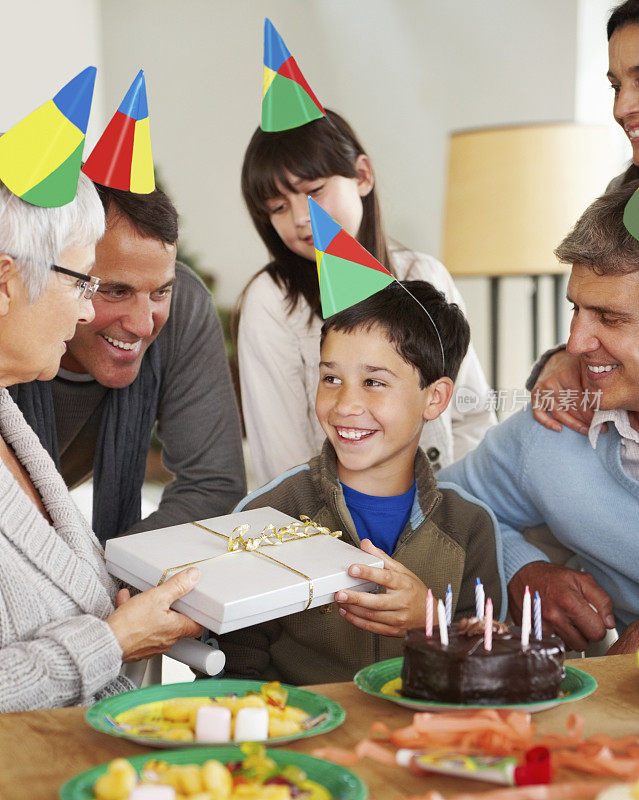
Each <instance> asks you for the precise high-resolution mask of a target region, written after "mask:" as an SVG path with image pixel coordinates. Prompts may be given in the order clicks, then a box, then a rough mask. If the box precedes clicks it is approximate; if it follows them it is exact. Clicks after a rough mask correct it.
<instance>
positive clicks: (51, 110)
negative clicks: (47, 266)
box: [0, 67, 97, 208]
mask: <svg viewBox="0 0 639 800" xmlns="http://www.w3.org/2000/svg"><path fill="white" fill-rule="evenodd" d="M96 72H97V70H96V68H95V67H87V68H86V69H85V70H83V71H82V72H80V73H79V75H76V76H75V78H73V79H72V80H70V81H69V83H67V84H66V85H65V86H63V87H62V89H60V91H59V92H58V93H57V94H56V95H55V97H54V98H53V100H49V101H48V102H46V103H45V104H44V105H43V106H40V108H37V109H36V110H35V111H33V112H31V114H29V116H28V117H25V118H24V119H23V120H22V121H21V122H18V123H17V125H14V126H13V128H11V129H10V130H8V131H7V132H6V133H5V134H4V135H3V136H1V137H0V180H2V182H3V183H4V184H5V186H6V187H7V188H8V189H10V190H11V191H12V192H13V194H14V195H16V196H17V197H19V198H20V199H21V200H24V201H25V202H27V203H31V205H34V206H43V207H46V208H54V207H57V206H63V205H66V204H67V203H70V202H71V200H73V198H74V197H75V195H76V192H77V190H78V177H79V175H80V167H81V164H82V151H83V149H84V138H85V134H86V130H87V123H88V121H89V112H90V110H91V100H92V98H93V86H94V84H95V76H96Z"/></svg>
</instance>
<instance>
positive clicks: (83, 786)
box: [59, 687, 368, 800]
mask: <svg viewBox="0 0 639 800" xmlns="http://www.w3.org/2000/svg"><path fill="white" fill-rule="evenodd" d="M149 688H151V687H149ZM266 753H267V755H268V756H269V757H270V758H272V759H273V761H275V763H276V764H284V765H286V764H292V765H293V766H295V767H299V768H300V769H303V770H304V772H305V773H306V774H307V776H308V777H309V778H310V779H311V780H313V781H317V783H321V784H322V786H325V787H326V788H327V789H328V791H329V792H330V793H331V795H332V796H333V797H334V798H336V800H366V797H367V796H368V791H367V789H366V784H365V783H364V782H363V781H362V780H361V779H360V778H358V777H357V775H354V774H353V773H352V772H351V771H350V770H348V769H345V768H344V767H340V766H338V765H337V764H333V763H331V762H330V761H322V760H321V759H319V758H313V756H307V755H306V754H305V753H293V752H292V751H290V750H267V751H266ZM243 757H244V756H243V754H242V751H241V750H240V749H239V747H197V748H193V749H191V750H174V751H171V750H168V751H167V752H166V753H162V761H168V762H169V764H204V762H205V761H209V760H210V759H215V760H216V761H222V762H224V763H228V762H229V761H239V760H241V759H242V758H243ZM150 759H151V756H150V755H148V754H147V755H141V756H131V757H130V758H127V761H129V762H130V763H131V764H132V765H133V766H134V767H135V769H136V770H137V771H138V773H139V772H140V770H141V769H142V767H143V766H144V764H146V762H147V761H149V760H150ZM108 766H109V765H108V763H107V764H100V766H99V767H93V769H89V770H87V771H86V772H82V773H81V774H80V775H76V776H75V778H71V780H69V781H67V782H66V783H65V784H64V786H62V788H61V789H60V793H59V796H60V798H61V800H92V798H93V784H94V783H95V782H96V781H97V779H98V778H99V777H100V775H103V774H104V773H105V772H106V771H107V767H108Z"/></svg>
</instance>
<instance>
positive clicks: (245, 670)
mask: <svg viewBox="0 0 639 800" xmlns="http://www.w3.org/2000/svg"><path fill="white" fill-rule="evenodd" d="M402 286H404V287H405V288H402ZM406 289H408V292H407V291H406ZM409 292H410V294H409ZM411 295H412V296H411ZM420 305H421V307H420ZM426 311H427V312H428V314H429V315H430V317H431V319H430V320H429V318H428V314H426ZM469 339H470V331H469V327H468V323H467V322H466V319H465V318H464V315H463V314H462V312H461V311H460V309H459V307H458V306H456V305H454V304H451V303H448V302H447V301H446V299H445V298H444V295H443V294H441V293H440V292H438V291H437V290H436V289H434V288H433V287H432V286H431V285H430V284H429V283H426V282H424V281H406V282H405V283H404V284H403V285H400V284H399V282H397V281H395V282H393V283H391V284H390V285H389V286H388V287H386V288H385V289H383V290H382V291H379V292H377V293H376V294H374V295H372V296H371V297H369V298H368V299H366V300H363V301H362V302H360V303H357V304H356V305H354V306H351V307H350V308H347V309H346V310H344V311H341V312H340V313H337V314H335V315H333V316H331V317H329V318H328V319H327V320H326V322H325V323H324V326H323V328H322V337H321V361H320V375H319V385H318V390H317V400H316V405H315V411H316V413H317V417H318V419H319V422H320V424H321V426H322V428H323V429H324V431H325V433H326V437H327V438H326V441H325V443H324V446H323V448H322V451H321V453H320V454H319V455H318V456H316V457H315V458H312V459H311V460H310V461H309V462H308V463H306V464H302V465H300V466H298V467H294V468H293V469H290V470H288V471H287V472H285V473H284V474H283V475H280V476H279V477H278V478H276V479H275V480H273V481H271V483H269V484H267V485H266V486H264V487H262V488H261V489H258V490H257V491H255V492H253V493H252V494H250V495H249V496H248V497H246V498H245V499H244V500H243V501H242V502H241V503H240V504H239V505H238V506H237V508H236V509H235V510H236V511H242V510H245V509H251V508H260V507H263V506H272V507H273V508H276V509H278V510H280V511H283V512H284V513H286V514H290V515H291V516H293V517H298V518H299V517H300V515H302V514H306V515H308V516H309V517H311V519H313V520H314V521H315V522H317V523H318V524H320V525H325V526H326V527H328V528H330V529H331V530H341V531H342V539H343V541H345V542H348V543H350V544H352V545H355V546H356V547H361V549H362V550H364V551H365V552H367V553H373V554H375V555H378V556H380V557H381V558H383V560H384V568H383V569H380V568H374V567H366V566H353V567H351V569H350V574H351V575H353V576H355V577H357V576H361V577H362V578H364V579H366V580H369V581H372V582H374V583H377V584H379V586H380V592H379V593H376V594H373V593H366V592H356V591H340V592H337V594H336V595H335V603H334V604H330V605H327V606H322V607H318V608H313V609H310V610H308V611H305V612H301V613H298V614H292V615H290V616H288V617H284V618H282V619H277V620H273V621H271V622H266V623H263V624H260V625H256V626H253V627H251V628H245V629H243V630H240V631H236V632H234V633H229V634H225V635H224V636H221V637H220V639H219V643H220V647H221V649H222V650H223V651H224V652H225V653H226V659H227V661H226V664H227V668H226V671H227V674H230V675H237V676H243V677H258V678H261V679H280V680H283V681H286V682H287V683H294V684H308V683H323V682H330V681H348V680H351V679H352V677H353V675H354V673H355V672H356V671H357V670H358V669H360V668H362V667H364V666H366V665H368V664H370V663H372V662H375V661H379V660H382V659H386V658H392V657H394V656H399V655H401V653H402V637H403V635H404V633H405V632H406V630H408V629H410V628H414V627H419V626H422V625H424V620H425V607H426V595H427V591H428V588H430V589H431V590H432V592H433V594H434V596H435V598H442V599H443V598H444V595H445V592H446V587H447V585H448V584H449V583H450V584H451V586H452V591H453V609H452V611H453V615H455V616H462V615H470V614H473V613H474V610H475V599H474V597H475V596H474V587H475V580H476V577H480V578H481V579H482V581H483V583H484V587H485V593H486V597H491V598H492V600H493V604H494V606H495V609H496V614H497V615H498V616H501V617H502V618H503V616H504V613H505V605H506V599H505V598H506V594H505V585H504V581H503V574H502V571H501V544H500V542H499V531H498V528H497V523H496V521H495V518H494V517H493V515H492V512H490V511H489V509H488V508H487V507H486V506H484V505H483V504H482V503H480V502H479V501H477V500H475V499H474V498H472V497H470V496H469V495H467V494H466V493H465V492H463V491H462V490H461V489H459V488H457V487H455V486H454V485H452V484H440V485H439V486H438V485H437V483H436V481H435V478H434V475H433V472H432V470H431V468H430V465H429V462H428V459H427V458H426V456H425V455H424V453H423V452H422V451H421V450H420V449H419V437H420V434H421V431H422V427H423V425H424V424H425V423H428V421H429V420H433V419H436V418H437V417H438V416H439V415H440V414H441V413H442V412H443V411H444V410H445V409H446V407H447V405H448V403H449V402H450V399H451V396H452V392H453V381H454V380H455V377H456V375H457V371H458V369H459V365H460V363H461V361H462V359H463V357H464V355H465V353H466V350H467V348H468V343H469ZM389 554H390V555H389ZM500 612H501V613H500Z"/></svg>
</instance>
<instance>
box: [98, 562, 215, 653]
mask: <svg viewBox="0 0 639 800" xmlns="http://www.w3.org/2000/svg"><path fill="white" fill-rule="evenodd" d="M199 579H200V570H199V569H198V568H197V567H190V568H189V569H186V570H183V571H182V572H178V574H177V575H174V576H173V577H172V578H169V580H168V581H166V583H163V584H162V585H161V586H157V587H156V588H155V589H149V590H148V591H146V592H141V593H140V594H136V595H135V596H134V597H131V596H130V594H129V590H128V589H120V591H119V592H118V596H117V598H116V606H117V608H116V610H115V611H114V612H113V613H112V614H111V616H109V617H107V620H106V621H107V622H108V623H109V625H110V626H111V629H112V630H113V633H114V634H115V638H116V639H117V640H118V642H119V644H120V647H121V648H122V661H125V662H126V661H139V660H140V659H142V658H149V656H153V655H156V653H164V652H166V651H167V650H170V648H171V647H173V645H174V644H175V643H176V642H177V641H178V639H183V638H184V637H187V636H191V637H193V636H201V635H202V633H203V632H204V628H203V627H202V626H201V625H198V624H197V623H196V622H193V620H192V619H189V618H188V617H185V616H184V614H179V613H178V612H177V611H171V605H172V604H173V603H175V601H176V600H179V599H180V597H184V595H185V594H187V593H188V592H190V591H191V589H192V588H193V587H194V586H195V585H196V583H197V582H198V580H199Z"/></svg>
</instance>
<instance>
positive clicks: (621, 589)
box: [438, 182, 639, 652]
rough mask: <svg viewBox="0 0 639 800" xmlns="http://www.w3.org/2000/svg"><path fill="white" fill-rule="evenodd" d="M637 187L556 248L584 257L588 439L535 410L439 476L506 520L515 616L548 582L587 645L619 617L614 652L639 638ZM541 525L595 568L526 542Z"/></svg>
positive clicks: (573, 291) (572, 342)
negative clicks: (631, 220) (553, 425)
mask: <svg viewBox="0 0 639 800" xmlns="http://www.w3.org/2000/svg"><path fill="white" fill-rule="evenodd" d="M637 188H639V184H638V183H637V182H635V183H633V184H626V185H625V186H623V187H621V188H619V189H616V190H614V191H612V192H610V193H609V194H606V195H604V196H603V197H600V198H599V199H598V200H596V201H595V202H594V203H593V204H592V205H591V206H590V207H589V208H588V209H587V210H586V212H585V213H584V214H583V215H582V217H581V219H580V220H579V221H578V222H577V224H576V225H575V227H574V229H573V230H572V231H571V232H570V233H569V234H568V236H567V237H566V238H565V239H564V241H563V242H562V243H561V245H560V246H559V247H558V248H557V250H556V255H557V257H558V258H559V260H560V261H562V262H564V263H570V264H572V265H573V266H572V272H571V276H570V281H569V283H568V292H567V295H568V300H569V302H571V303H572V305H573V318H572V323H571V328H570V338H569V340H568V344H567V349H568V351H569V352H571V353H573V354H574V355H576V356H578V357H579V359H580V363H581V370H582V376H583V381H584V386H586V387H587V388H588V390H589V392H590V394H591V397H594V396H596V397H597V398H598V410H597V411H596V413H595V415H594V417H593V420H592V422H591V424H590V428H589V432H588V436H582V435H581V434H578V433H576V432H575V431H572V430H570V429H568V428H566V427H564V428H563V430H562V431H561V433H559V434H558V433H556V432H553V431H549V430H547V429H546V428H544V427H542V426H541V425H539V424H537V423H536V422H535V421H534V419H533V416H532V412H531V410H530V407H529V408H527V409H525V410H523V411H521V412H519V413H518V414H515V415H513V416H512V417H510V418H509V419H508V420H506V421H505V422H503V423H502V424H500V425H498V426H496V427H495V428H493V429H492V430H490V431H488V433H487V434H486V437H485V439H484V441H483V442H482V443H481V444H480V445H479V447H478V448H477V449H476V450H475V451H473V452H472V453H470V454H468V455H467V456H466V457H465V458H464V459H463V460H461V461H459V462H457V463H456V464H453V465H452V466H450V467H448V468H446V469H444V470H442V471H441V473H440V474H439V476H438V477H440V480H442V481H451V482H454V483H456V484H458V485H460V486H462V487H463V488H465V489H466V490H467V491H469V492H470V493H471V494H473V495H475V497H478V498H479V499H481V500H483V501H484V502H486V503H487V504H488V505H489V506H490V507H491V508H492V509H493V511H494V512H495V514H496V516H497V518H498V519H499V522H500V527H501V528H502V537H503V551H504V565H505V572H506V580H507V581H508V583H509V587H508V588H509V607H510V610H511V612H514V615H515V616H521V605H522V598H523V593H524V588H525V586H526V585H529V586H530V589H531V591H534V590H539V592H540V595H541V598H542V608H543V619H544V623H545V624H546V625H547V626H548V627H549V628H551V629H552V630H554V631H555V632H556V633H558V634H559V635H560V636H561V637H562V638H563V639H564V641H565V642H566V643H567V644H568V645H569V646H570V647H572V648H573V649H577V650H583V649H584V647H585V646H586V644H587V642H588V641H599V640H600V639H602V638H603V637H604V635H605V633H606V630H607V629H610V628H613V627H615V624H616V626H617V628H618V629H619V630H621V631H624V629H626V632H625V633H623V634H622V636H621V638H620V640H619V642H618V643H617V645H615V649H614V652H631V651H634V650H636V649H637V646H639V623H637V622H636V620H638V619H639V542H638V540H637V535H636V534H637V522H636V520H637V507H638V506H637V503H638V501H639V242H638V241H637V240H635V239H634V238H633V237H632V236H631V235H630V233H628V231H627V230H626V228H625V227H624V224H623V213H624V209H625V206H626V204H627V202H628V200H629V199H630V197H631V196H632V194H633V192H634V191H635V190H636V189H637ZM542 523H545V524H547V525H548V526H549V527H550V529H551V530H552V531H553V533H554V535H555V536H556V538H557V539H558V540H559V542H560V543H561V544H563V545H565V546H566V547H567V548H568V549H570V550H572V551H573V552H575V553H577V554H578V556H579V557H580V561H581V564H582V566H583V568H584V570H586V571H585V572H581V571H577V570H572V569H568V568H566V567H562V566H557V565H554V564H550V563H548V558H547V556H546V555H545V554H544V553H542V552H541V551H540V550H539V549H538V548H536V547H535V546H534V545H532V544H530V543H529V542H527V541H526V540H525V539H524V538H523V536H522V535H521V533H520V531H522V530H524V529H526V528H529V527H532V526H535V525H539V524H542ZM633 623H634V624H633Z"/></svg>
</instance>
